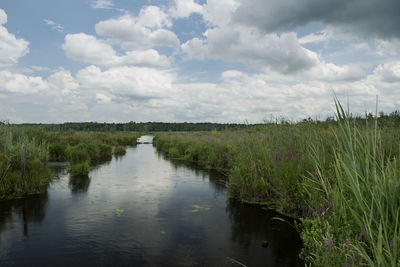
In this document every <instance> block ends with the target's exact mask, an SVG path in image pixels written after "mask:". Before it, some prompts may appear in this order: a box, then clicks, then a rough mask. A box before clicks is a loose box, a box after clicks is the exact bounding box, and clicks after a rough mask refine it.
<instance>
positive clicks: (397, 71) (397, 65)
mask: <svg viewBox="0 0 400 267" xmlns="http://www.w3.org/2000/svg"><path fill="white" fill-rule="evenodd" d="M374 75H376V77H377V78H378V79H379V80H380V81H382V82H387V83H396V82H397V83H400V61H394V62H387V63H384V64H379V65H378V66H377V67H376V68H375V70H374Z"/></svg>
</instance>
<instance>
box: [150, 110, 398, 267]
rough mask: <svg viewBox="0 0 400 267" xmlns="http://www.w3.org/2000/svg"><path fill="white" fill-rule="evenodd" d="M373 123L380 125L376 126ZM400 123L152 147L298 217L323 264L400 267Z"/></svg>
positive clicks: (394, 118) (345, 119)
mask: <svg viewBox="0 0 400 267" xmlns="http://www.w3.org/2000/svg"><path fill="white" fill-rule="evenodd" d="M375 123H376V124H375ZM399 130H400V116H399V114H398V112H394V113H392V114H390V115H385V114H380V117H379V118H377V120H376V121H375V120H374V118H373V116H372V115H371V114H368V115H367V116H366V117H365V118H361V117H352V116H349V115H348V114H346V113H345V112H344V111H343V109H342V107H341V106H340V104H337V116H336V120H335V119H332V118H328V119H327V120H326V121H323V122H320V121H313V120H304V121H302V122H299V123H289V122H286V121H282V122H281V123H279V124H276V123H269V124H265V125H262V126H256V127H251V128H247V129H245V130H241V131H235V132H232V131H222V132H216V131H212V132H201V133H199V132H197V133H160V134H157V135H156V138H155V141H154V144H155V146H156V147H157V149H158V150H159V151H161V152H162V153H164V154H166V155H168V156H169V157H171V158H180V159H182V160H186V161H191V162H195V163H197V164H199V165H200V166H202V167H204V168H210V169H217V170H220V171H223V172H225V173H226V174H227V176H228V179H227V182H226V186H227V189H228V193H229V196H230V197H232V198H236V199H239V200H241V201H244V202H250V203H262V204H265V205H267V206H268V207H270V208H273V209H276V210H278V211H279V212H281V213H284V214H287V215H290V216H292V217H295V218H298V219H299V221H298V223H297V228H298V230H299V232H300V235H301V238H302V240H303V250H302V253H301V255H302V258H303V259H304V260H305V262H307V263H310V264H312V265H316V266H353V265H368V266H399V265H400V252H399V251H400V249H399V245H400V244H399V232H400V222H399V220H400V198H399V195H400V179H399V177H400V170H399V165H398V161H399V157H400V151H399V149H400V131H399Z"/></svg>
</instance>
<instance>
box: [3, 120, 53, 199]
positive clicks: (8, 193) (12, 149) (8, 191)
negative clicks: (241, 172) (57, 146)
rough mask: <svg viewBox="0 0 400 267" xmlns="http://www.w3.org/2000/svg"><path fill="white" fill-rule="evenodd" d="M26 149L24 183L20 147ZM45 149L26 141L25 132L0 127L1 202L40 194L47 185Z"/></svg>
mask: <svg viewBox="0 0 400 267" xmlns="http://www.w3.org/2000/svg"><path fill="white" fill-rule="evenodd" d="M23 146H24V147H25V148H26V167H25V179H23V177H22V169H23V166H22V147H23ZM47 160H48V145H47V143H45V142H40V141H38V140H37V139H35V138H32V137H28V136H27V135H26V133H25V129H21V128H14V127H11V126H7V125H0V198H13V197H20V196H23V195H26V194H32V193H38V192H42V191H43V190H44V189H45V187H46V185H47V184H48V182H49V178H50V172H49V169H48V168H47Z"/></svg>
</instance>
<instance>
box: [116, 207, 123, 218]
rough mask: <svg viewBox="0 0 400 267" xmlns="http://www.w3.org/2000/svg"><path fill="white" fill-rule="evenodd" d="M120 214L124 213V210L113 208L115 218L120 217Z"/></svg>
mask: <svg viewBox="0 0 400 267" xmlns="http://www.w3.org/2000/svg"><path fill="white" fill-rule="evenodd" d="M122 213H124V209H121V208H119V207H116V208H115V214H116V215H117V216H121V215H122Z"/></svg>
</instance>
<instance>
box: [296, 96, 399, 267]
mask: <svg viewBox="0 0 400 267" xmlns="http://www.w3.org/2000/svg"><path fill="white" fill-rule="evenodd" d="M336 107H337V121H338V128H337V131H336V132H335V137H336V143H337V149H336V150H335V152H334V161H333V162H332V170H331V171H325V170H323V168H322V166H321V163H320V162H321V157H320V154H319V153H318V152H317V149H316V148H315V147H314V148H312V149H311V153H312V155H313V159H314V163H315V166H316V169H315V172H314V173H310V179H311V180H312V181H314V185H315V187H314V188H313V187H309V188H308V190H309V191H311V190H314V191H319V192H321V195H322V196H324V201H325V202H326V203H332V204H331V208H332V210H331V211H330V214H322V213H321V212H319V213H318V214H317V216H316V217H315V218H314V219H308V220H304V221H305V222H306V223H305V225H304V228H303V230H304V231H303V233H302V236H303V239H304V240H306V246H305V249H306V250H308V252H311V251H313V252H314V256H311V257H310V256H309V257H308V260H309V261H311V262H314V263H317V264H318V265H326V264H329V265H334V263H335V265H336V264H337V265H338V266H339V265H340V264H341V266H343V265H348V266H350V265H353V264H363V265H368V266H400V248H399V233H400V223H399V219H400V198H399V196H400V179H399V178H400V175H399V174H400V172H399V168H398V165H397V162H398V159H399V151H397V152H396V151H394V150H389V151H388V150H386V153H385V145H383V144H382V141H383V140H382V139H381V135H380V131H379V130H377V129H376V128H374V127H373V126H371V125H370V124H369V123H368V122H366V125H365V127H363V128H358V127H356V126H354V125H353V126H352V124H351V119H350V118H348V117H347V115H346V113H345V112H344V111H343V108H342V107H341V105H340V103H338V102H336ZM386 146H387V145H386ZM317 225H318V226H319V228H320V229H324V230H323V233H321V234H320V235H315V230H316V228H317V227H316V226H317ZM312 236H313V237H314V239H315V241H316V242H315V243H314V244H311V243H310V242H309V241H310V237H312ZM324 244H325V245H324ZM307 245H308V247H307ZM305 254H307V253H305ZM308 254H311V253H308ZM328 254H329V255H330V256H332V255H334V258H332V259H329V257H326V255H328ZM355 259H357V260H356V261H355Z"/></svg>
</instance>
